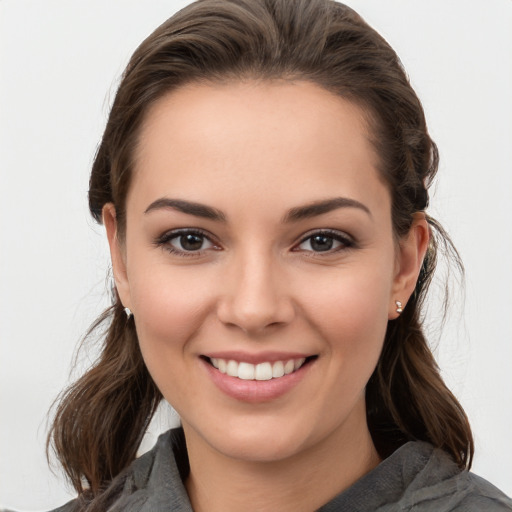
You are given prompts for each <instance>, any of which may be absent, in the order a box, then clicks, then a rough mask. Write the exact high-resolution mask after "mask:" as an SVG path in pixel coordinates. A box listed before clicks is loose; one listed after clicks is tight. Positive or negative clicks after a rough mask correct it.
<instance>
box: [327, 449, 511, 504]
mask: <svg viewBox="0 0 512 512" xmlns="http://www.w3.org/2000/svg"><path fill="white" fill-rule="evenodd" d="M320 510H321V512H339V511H340V510H350V511H351V512H396V511H398V510H400V511H401V512H482V511H485V512H505V511H509V512H510V511H512V501H511V500H510V498H508V497H507V496H505V494H503V493H502V492H501V491H500V490H498V489H497V488H496V487H494V486H493V485H491V484H490V483H489V482H487V481H485V480H484V479H483V478H480V477H478V476H476V475H474V474H473V473H470V472H468V471H462V470H461V469H460V468H459V467H458V466H457V465H456V464H455V463H454V462H453V460H452V459H451V458H450V457H449V456H448V455H447V454H446V453H445V452H444V451H442V450H438V449H436V448H434V447H433V446H432V445H430V444H428V443H423V442H409V443H406V444H405V445H403V446H402V447H400V448H399V449H398V450H396V451H395V452H394V453H393V454H392V455H390V456H389V457H388V458H387V459H385V460H384V461H382V462H381V464H379V465H378V466H377V467H376V468H375V469H374V470H373V471H371V472H370V473H368V474H367V475H365V476H364V477H363V478H361V479H360V480H358V481H357V482H356V483H355V484H353V485H352V486H351V487H349V488H348V489H346V490H345V491H343V492H342V493H341V494H339V495H338V496H336V497H335V498H334V499H333V500H332V501H330V502H329V503H327V504H326V505H324V506H323V507H322V508H321V509H320Z"/></svg>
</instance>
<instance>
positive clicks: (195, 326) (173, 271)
mask: <svg viewBox="0 0 512 512" xmlns="http://www.w3.org/2000/svg"><path fill="white" fill-rule="evenodd" d="M134 263H135V264H134V265H133V268H134V269H137V271H135V272H134V273H133V274H132V275H130V276H129V278H130V292H131V298H132V304H133V307H134V311H135V315H136V326H137V333H138V336H139V342H140V345H141V350H142V351H143V354H144V357H145V358H153V357H154V359H155V360H156V362H157V361H158V359H159V358H160V357H161V359H162V360H164V359H165V355H166V353H169V354H170V355H172V354H173V353H174V354H175V353H176V352H177V351H179V352H182V351H183V350H184V348H185V347H186V346H187V344H188V343H189V341H190V340H193V339H194V336H195V335H196V333H197V331H198V330H199V329H200V327H201V326H202V325H203V324H204V322H205V317H206V316H207V315H208V313H209V311H210V310H211V307H212V302H213V299H212V293H211V290H210V289H209V287H208V283H209V280H208V279H205V276H204V275H203V274H204V272H202V271H201V269H200V267H199V266H198V267H195V268H193V267H192V268H185V267H179V266H176V265H174V266H171V265H162V264H161V263H160V264H149V265H148V264H146V265H140V264H139V263H137V262H134ZM141 268H147V269H150V270H148V271H145V272H140V271H138V269H141ZM147 362H148V366H149V361H147Z"/></svg>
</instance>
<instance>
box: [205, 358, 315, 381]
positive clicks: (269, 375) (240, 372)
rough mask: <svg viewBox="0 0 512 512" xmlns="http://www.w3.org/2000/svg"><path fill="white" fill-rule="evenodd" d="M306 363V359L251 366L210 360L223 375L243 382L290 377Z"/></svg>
mask: <svg viewBox="0 0 512 512" xmlns="http://www.w3.org/2000/svg"><path fill="white" fill-rule="evenodd" d="M305 361H306V358H305V357H301V358H299V359H289V360H287V361H276V362H275V363H270V362H265V363H259V364H256V365H254V364H251V363H246V362H240V363H238V362H237V361H234V360H233V359H230V360H229V361H226V359H221V358H219V357H212V358H210V362H211V363H212V366H214V367H215V368H217V369H218V370H219V371H220V372H221V373H226V374H227V375H229V376H230V377H238V378H239V379H242V380H270V379H278V378H279V377H283V376H284V375H289V374H290V373H293V372H294V371H297V370H298V369H299V368H300V367H301V366H302V365H303V364H304V363H305Z"/></svg>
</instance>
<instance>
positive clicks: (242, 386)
mask: <svg viewBox="0 0 512 512" xmlns="http://www.w3.org/2000/svg"><path fill="white" fill-rule="evenodd" d="M201 361H202V363H203V365H204V366H205V368H206V371H207V372H208V374H209V376H210V378H211V379H212V380H213V382H214V384H215V385H216V386H217V387H218V388H219V389H220V390H221V391H222V392H224V393H225V394H226V395H228V396H230V397H231V398H235V399H236V400H241V401H243V402H251V403H259V402H268V401H270V400H275V399H276V398H279V397H280V396H282V395H284V394H286V393H288V392H289V391H291V390H292V389H293V388H294V387H295V386H296V385H297V384H298V383H299V382H300V381H301V380H302V379H303V378H304V377H305V375H306V374H307V372H308V371H309V369H310V367H311V366H312V364H313V363H314V361H309V362H308V363H306V364H305V365H303V366H301V367H300V368H299V369H298V370H295V371H294V372H293V373H290V374H288V375H283V377H279V378H277V379H270V380H243V379H239V378H238V377H231V376H229V375H227V374H225V373H221V372H220V371H219V370H217V368H214V367H213V366H212V365H211V364H210V363H209V362H207V361H204V360H203V359H201Z"/></svg>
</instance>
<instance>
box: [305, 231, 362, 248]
mask: <svg viewBox="0 0 512 512" xmlns="http://www.w3.org/2000/svg"><path fill="white" fill-rule="evenodd" d="M353 245H354V243H353V241H352V240H351V239H350V238H348V237H347V236H346V235H343V234H342V233H338V232H330V231H328V232H319V233H314V234H313V235H310V236H308V237H307V238H304V239H303V240H302V242H301V243H300V244H299V245H298V246H297V250H300V251H307V252H308V251H309V252H317V253H320V252H336V251H338V250H341V249H346V248H349V247H352V246H353Z"/></svg>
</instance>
